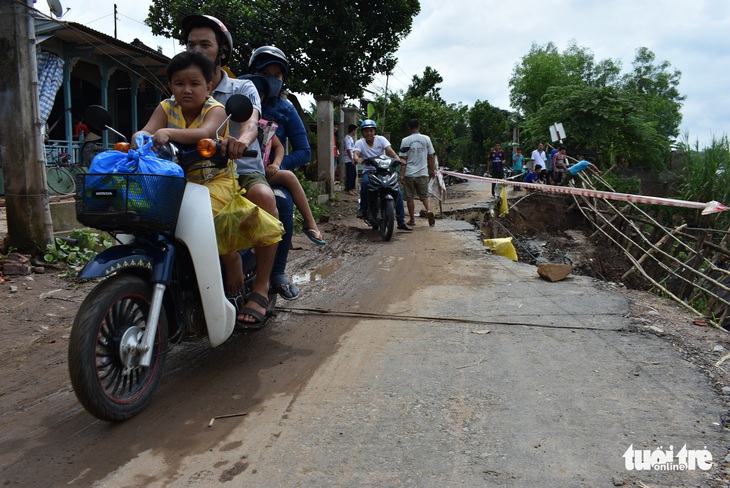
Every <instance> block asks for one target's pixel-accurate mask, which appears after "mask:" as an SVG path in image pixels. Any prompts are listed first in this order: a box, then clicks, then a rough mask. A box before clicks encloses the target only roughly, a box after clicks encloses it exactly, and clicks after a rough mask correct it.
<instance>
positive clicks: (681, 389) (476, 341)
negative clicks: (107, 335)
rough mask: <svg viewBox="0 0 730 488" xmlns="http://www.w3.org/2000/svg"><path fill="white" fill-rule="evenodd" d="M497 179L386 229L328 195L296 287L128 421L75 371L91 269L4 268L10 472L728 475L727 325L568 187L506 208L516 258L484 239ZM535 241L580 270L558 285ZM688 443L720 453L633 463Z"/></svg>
mask: <svg viewBox="0 0 730 488" xmlns="http://www.w3.org/2000/svg"><path fill="white" fill-rule="evenodd" d="M489 195H490V192H489V188H488V185H482V184H480V183H479V182H473V181H470V182H469V183H465V184H460V185H455V186H454V187H450V190H449V197H448V200H447V201H445V202H442V204H441V206H440V209H439V208H438V207H439V206H438V205H437V209H438V210H439V211H438V212H437V214H438V215H437V220H436V225H435V226H434V227H429V225H428V222H427V219H425V218H417V219H416V220H417V225H416V227H415V229H414V231H413V232H402V231H396V233H395V235H394V237H393V239H392V241H390V242H383V241H382V240H381V239H380V236H379V234H378V233H377V232H374V231H372V230H371V229H368V228H367V227H366V226H365V225H364V224H363V223H362V222H361V221H359V220H357V219H356V218H355V213H356V203H357V202H356V200H355V199H354V198H353V197H350V196H347V195H344V194H343V193H338V194H337V199H336V200H335V201H332V202H330V204H328V211H329V220H328V222H327V223H323V224H321V225H320V229H321V230H322V231H323V233H324V236H325V239H326V240H327V242H328V244H327V245H326V246H316V245H314V244H313V243H311V242H310V241H309V240H308V239H306V237H304V236H302V235H301V234H299V235H297V236H296V237H295V239H294V249H293V250H292V252H291V254H290V256H291V257H290V262H289V268H288V269H289V270H290V273H291V274H292V276H293V277H294V279H295V280H296V281H297V282H298V283H299V287H300V288H301V298H300V299H299V300H296V301H289V302H287V301H284V300H280V301H279V304H278V308H279V310H278V313H277V315H276V317H275V318H274V319H273V320H271V321H270V323H269V324H268V325H267V327H266V328H264V329H263V330H261V331H257V332H247V333H237V334H235V335H234V336H233V337H231V338H230V339H229V340H228V341H226V343H224V344H223V345H222V346H220V347H218V348H211V347H209V345H208V343H207V341H205V340H200V341H197V342H186V343H183V344H181V345H179V346H177V347H176V348H175V349H174V350H173V351H172V352H171V353H170V355H169V356H168V361H167V364H166V367H165V374H164V377H163V379H162V383H161V387H160V388H159V390H158V391H157V393H156V394H155V398H154V399H153V401H152V404H151V405H150V406H149V407H148V408H147V409H146V410H145V411H144V412H142V413H141V414H140V415H138V416H137V417H135V418H133V419H131V420H129V421H127V422H124V423H122V424H109V423H106V422H101V421H98V420H96V419H94V418H93V417H91V416H90V415H89V414H88V413H86V412H85V411H84V410H83V408H82V407H81V406H80V405H79V403H78V402H77V400H76V398H75V396H74V393H73V391H72V389H71V386H70V381H69V379H68V372H67V358H66V354H67V347H68V338H69V331H70V326H71V323H72V321H73V318H74V316H75V314H76V311H77V309H78V307H79V305H80V303H81V301H82V300H83V299H84V297H85V296H86V295H87V294H88V292H89V290H90V289H91V288H92V287H93V286H94V285H95V283H93V282H77V281H74V280H71V279H68V278H64V277H62V276H59V274H60V272H61V270H60V269H56V268H52V267H48V268H46V269H45V273H43V274H38V273H33V274H31V275H27V276H6V277H4V281H3V282H2V283H0V324H1V325H0V329H1V330H2V337H1V338H0V373H2V374H0V422H2V425H3V428H2V432H0V453H1V454H2V455H1V456H0V481H2V483H3V484H4V485H5V486H40V485H47V484H48V482H49V480H53V481H52V482H53V484H55V485H67V486H150V487H157V486H159V487H162V486H219V485H221V484H223V483H227V482H229V481H232V482H233V483H234V484H235V486H299V485H301V486H318V485H319V486H322V485H327V486H362V485H368V486H491V485H507V486H556V487H557V486H591V487H593V486H637V487H638V486H641V487H646V486H652V487H653V486H727V484H728V480H730V477H728V474H727V469H728V467H727V463H726V461H725V458H726V456H727V455H728V446H730V435H728V432H730V431H728V427H730V425H729V424H728V422H730V420H728V417H727V412H728V405H729V403H728V394H727V393H726V391H730V389H727V388H728V387H730V372H729V371H728V367H729V366H728V364H730V361H728V362H727V363H725V362H723V359H724V357H725V355H726V354H727V353H728V351H730V336H729V335H728V333H727V332H725V331H721V330H717V329H713V328H710V327H708V326H703V325H701V324H702V323H701V322H698V321H696V320H695V319H696V317H693V316H691V315H689V314H688V313H687V312H686V311H685V309H683V308H681V307H680V306H679V305H677V304H675V303H673V302H670V301H666V300H664V299H661V298H659V297H656V296H654V295H651V294H649V293H647V292H645V291H640V290H632V289H629V288H627V287H626V286H624V285H623V284H622V283H620V280H619V279H617V278H616V276H619V277H620V276H621V275H622V274H623V273H624V272H625V271H626V270H627V269H628V268H627V267H626V266H627V265H626V264H625V263H624V262H623V261H622V260H620V258H619V257H618V256H616V255H614V254H611V253H610V251H609V250H607V249H606V247H605V246H602V245H601V243H600V242H595V241H593V240H592V239H591V238H590V232H591V230H590V229H588V228H586V227H584V226H583V224H582V223H581V221H580V220H578V219H576V220H571V219H572V218H573V217H572V216H570V215H568V216H566V215H565V212H564V211H563V212H561V210H565V207H566V206H567V205H568V204H567V203H566V201H565V200H563V199H553V198H552V197H548V196H545V195H539V194H537V195H535V196H531V197H530V198H528V199H527V200H525V205H524V206H522V205H521V204H520V205H518V206H517V207H515V208H513V209H512V210H511V211H510V217H509V220H508V221H505V222H502V223H501V224H502V225H505V226H506V227H508V228H510V226H511V232H513V233H515V234H519V235H520V236H527V237H525V238H524V239H523V238H521V239H520V242H522V240H524V241H526V242H527V244H525V246H524V248H522V247H520V245H517V246H516V247H517V249H518V253H519V254H520V258H521V260H522V261H523V262H517V263H515V262H512V261H510V260H508V259H506V258H504V257H501V256H496V255H492V254H491V253H489V252H488V251H487V250H486V249H485V248H484V246H483V245H482V243H481V239H482V238H484V237H488V236H489V235H490V234H494V235H496V234H497V232H498V231H497V230H496V229H497V227H498V224H497V223H495V222H492V221H491V219H489V218H486V217H484V212H489V211H490V210H489V209H490V208H491V205H492V203H493V202H490V201H489V200H490V199H489ZM513 201H514V199H513ZM0 208H1V207H0ZM416 208H417V209H419V208H420V204H417V206H416ZM540 208H542V209H549V210H550V211H549V212H545V213H542V214H539V213H538V212H539V209H540ZM546 215H548V217H546ZM550 215H555V216H556V217H555V218H554V219H553V218H552V217H549V216H550ZM557 216H560V217H557ZM507 224H509V225H507ZM2 231H3V229H2V228H1V227H0V234H2ZM528 241H529V242H528ZM548 251H549V252H548ZM540 259H545V260H551V261H554V262H566V260H569V261H570V262H572V264H573V265H574V268H575V271H574V273H573V274H572V275H570V276H569V277H568V278H567V279H566V280H563V281H560V282H556V283H548V282H546V281H543V280H541V279H540V278H539V277H538V276H537V273H536V268H535V266H534V264H535V263H536V262H538V261H539V260H540ZM598 277H603V278H604V279H597V278H598ZM723 389H726V390H723ZM685 445H686V449H688V450H693V452H698V453H699V454H698V455H701V454H702V453H701V452H699V451H703V452H704V450H707V451H709V452H710V453H711V455H712V459H713V467H712V469H710V470H708V471H705V470H703V469H700V468H699V467H697V466H693V468H694V469H687V470H684V471H679V470H678V469H677V468H676V466H677V458H676V457H672V456H671V455H670V456H669V461H670V462H669V463H668V465H669V467H670V468H672V469H674V470H667V471H658V470H643V471H642V470H638V469H636V467H635V466H633V465H632V469H629V467H627V466H628V464H627V463H628V460H627V457H626V453H627V452H628V453H630V454H633V453H635V452H638V453H639V454H638V455H641V453H642V452H643V450H649V451H651V452H652V453H655V454H656V456H660V455H662V453H664V454H663V457H666V452H667V451H668V450H670V449H672V450H673V454H676V453H678V452H679V451H680V449H682V447H683V446H685ZM670 446H671V447H670ZM629 457H630V455H629ZM632 459H634V458H632ZM632 462H633V461H632ZM231 486H234V485H231Z"/></svg>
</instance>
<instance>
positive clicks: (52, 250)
mask: <svg viewBox="0 0 730 488" xmlns="http://www.w3.org/2000/svg"><path fill="white" fill-rule="evenodd" d="M55 241H56V245H55V246H53V245H51V244H48V246H46V253H45V254H44V255H43V259H44V260H45V261H46V262H47V263H56V264H59V263H61V264H65V265H66V266H67V268H66V271H65V272H64V273H61V276H76V275H77V274H78V272H79V271H80V270H81V268H83V267H84V266H85V265H86V263H88V262H89V261H91V260H92V259H94V257H95V256H96V255H97V254H98V253H99V252H100V251H102V250H104V249H107V248H109V247H111V246H112V245H113V244H114V242H113V241H112V240H111V239H109V238H105V237H102V236H101V234H99V233H98V232H95V231H94V230H92V229H76V230H74V231H73V232H72V233H71V235H70V236H69V238H68V239H62V238H60V237H56V239H55Z"/></svg>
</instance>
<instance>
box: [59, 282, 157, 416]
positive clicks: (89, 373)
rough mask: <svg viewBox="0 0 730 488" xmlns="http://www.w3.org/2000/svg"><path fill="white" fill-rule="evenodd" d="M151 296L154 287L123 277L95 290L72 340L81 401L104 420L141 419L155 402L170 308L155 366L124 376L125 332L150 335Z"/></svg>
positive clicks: (71, 364)
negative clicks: (123, 342) (145, 329)
mask: <svg viewBox="0 0 730 488" xmlns="http://www.w3.org/2000/svg"><path fill="white" fill-rule="evenodd" d="M151 297H152V286H151V285H150V283H148V282H147V281H145V280H143V279H142V278H140V277H138V276H134V275H129V274H127V275H125V274H121V275H116V276H112V277H111V278H108V279H107V280H105V281H103V282H102V283H101V284H99V286H97V287H96V288H94V289H93V290H92V291H91V293H89V295H88V296H87V297H86V299H85V300H84V302H83V303H82V304H81V307H80V308H79V312H78V314H77V315H76V318H75V320H74V323H73V327H72V329H71V336H70V338H69V347H68V365H69V374H70V376H71V384H72V386H73V389H74V392H75V393H76V397H77V398H78V399H79V402H81V404H82V405H83V406H84V408H85V409H86V410H87V411H88V412H89V413H90V414H92V415H93V416H95V417H96V418H98V419H101V420H108V421H114V422H119V421H122V420H126V419H129V418H130V417H133V416H134V415H137V414H138V413H139V412H141V411H142V410H143V409H144V408H145V407H146V406H147V405H148V404H149V403H150V401H151V400H152V395H153V394H154V392H155V390H156V389H157V386H158V384H159V382H160V379H161V378H162V371H163V366H164V364H165V358H166V356H167V346H168V342H167V339H168V328H167V317H166V315H165V310H164V309H162V310H161V311H160V320H159V323H158V326H157V337H156V338H155V342H154V346H153V351H152V364H151V365H150V366H149V367H148V368H144V367H141V366H137V367H135V368H133V369H132V370H131V371H130V372H128V373H124V371H123V370H124V363H123V362H122V357H123V354H124V352H123V350H122V341H123V339H124V336H125V333H127V335H129V332H134V331H133V330H130V329H131V328H132V327H137V328H138V329H139V330H140V331H142V330H144V328H145V327H146V324H147V319H148V316H149V310H150V301H151Z"/></svg>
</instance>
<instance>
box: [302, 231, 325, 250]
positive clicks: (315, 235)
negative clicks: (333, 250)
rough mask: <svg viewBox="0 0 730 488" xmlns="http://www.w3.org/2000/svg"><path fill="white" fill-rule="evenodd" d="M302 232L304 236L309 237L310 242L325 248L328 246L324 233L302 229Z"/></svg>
mask: <svg viewBox="0 0 730 488" xmlns="http://www.w3.org/2000/svg"><path fill="white" fill-rule="evenodd" d="M302 232H304V235H306V236H307V237H309V240H310V241H312V242H314V243H315V244H317V245H318V246H324V245H325V244H327V241H325V240H324V239H322V233H321V232H320V231H318V230H315V229H302Z"/></svg>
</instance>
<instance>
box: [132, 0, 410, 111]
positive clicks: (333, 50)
mask: <svg viewBox="0 0 730 488" xmlns="http://www.w3.org/2000/svg"><path fill="white" fill-rule="evenodd" d="M419 11H420V4H419V2H418V1H414V0H388V1H387V2H385V1H374V0H371V1H357V0H356V1H352V2H332V1H330V0H256V1H253V2H252V1H244V0H164V1H161V0H153V3H152V6H151V7H150V10H149V15H148V16H147V19H146V21H145V22H146V23H147V24H148V25H149V26H150V27H151V28H152V33H153V34H155V35H162V36H166V37H173V38H176V39H179V40H181V41H182V38H181V36H182V33H181V30H180V25H181V22H182V19H183V18H184V17H185V16H187V15H190V14H194V13H195V14H197V13H204V14H209V15H213V16H215V17H217V18H219V19H220V20H221V21H222V22H223V23H224V24H226V26H227V27H228V29H229V30H230V31H231V34H232V36H233V40H234V52H233V55H232V61H231V63H229V68H230V69H231V70H232V71H233V72H234V73H236V74H237V75H240V74H243V73H246V72H247V71H248V59H249V56H250V54H251V52H252V51H253V49H255V48H256V47H259V46H262V45H275V46H277V47H278V48H279V49H281V50H282V51H284V52H285V53H286V55H287V57H288V58H289V63H290V67H291V71H292V76H291V77H290V78H288V79H287V85H288V87H289V89H290V90H291V91H294V92H297V93H310V94H313V95H315V96H344V97H346V98H360V96H361V95H362V91H363V88H364V87H365V86H367V85H369V84H370V83H371V82H372V80H373V78H374V76H375V75H376V74H379V73H390V72H391V71H392V70H393V68H394V67H395V64H396V59H395V57H394V53H395V51H396V50H397V49H398V46H399V44H400V42H401V41H402V40H403V38H405V36H407V35H408V33H410V31H411V26H412V23H413V18H414V17H415V16H416V15H417V14H418V12H419Z"/></svg>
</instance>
